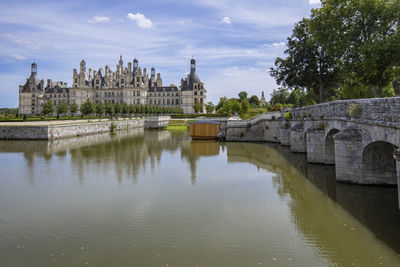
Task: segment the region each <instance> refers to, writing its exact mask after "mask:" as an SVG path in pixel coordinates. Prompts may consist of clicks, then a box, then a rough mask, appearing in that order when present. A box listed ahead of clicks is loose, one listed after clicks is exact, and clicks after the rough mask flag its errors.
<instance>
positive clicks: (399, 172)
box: [393, 149, 400, 209]
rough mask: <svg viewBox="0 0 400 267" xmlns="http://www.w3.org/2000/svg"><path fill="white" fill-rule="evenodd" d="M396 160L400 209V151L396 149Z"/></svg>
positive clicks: (394, 155)
mask: <svg viewBox="0 0 400 267" xmlns="http://www.w3.org/2000/svg"><path fill="white" fill-rule="evenodd" d="M393 157H394V159H395V160H396V171H397V199H398V202H399V209H400V149H396V150H395V151H394V154H393Z"/></svg>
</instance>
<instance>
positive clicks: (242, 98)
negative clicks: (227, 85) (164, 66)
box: [238, 91, 247, 102]
mask: <svg viewBox="0 0 400 267" xmlns="http://www.w3.org/2000/svg"><path fill="white" fill-rule="evenodd" d="M238 96H239V101H240V102H242V101H243V100H245V99H246V100H247V92H246V91H241V92H240V93H239V94H238Z"/></svg>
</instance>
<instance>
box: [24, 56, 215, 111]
mask: <svg viewBox="0 0 400 267" xmlns="http://www.w3.org/2000/svg"><path fill="white" fill-rule="evenodd" d="M132 63H133V64H132ZM49 100H50V101H52V102H53V104H54V106H55V107H56V106H57V105H59V104H60V103H61V102H62V101H63V100H64V101H65V102H67V104H68V105H70V104H71V103H73V102H74V103H76V104H77V105H78V106H81V105H82V104H83V103H84V102H86V101H87V100H90V101H91V102H93V103H96V104H97V103H100V102H101V103H103V104H107V103H117V102H118V103H121V104H122V103H127V104H134V105H157V106H169V107H180V108H182V109H183V111H184V113H194V107H195V105H197V106H201V107H202V111H201V112H202V113H204V112H205V108H204V106H205V104H206V102H207V91H206V89H205V88H204V84H203V83H202V82H201V81H200V79H199V77H198V75H197V73H196V61H195V60H194V59H191V60H190V73H189V75H187V77H185V79H181V84H180V86H179V87H178V86H176V85H174V84H171V85H169V86H164V85H163V83H162V79H161V75H160V73H157V75H156V72H155V69H154V67H152V68H151V71H150V76H149V74H148V73H147V70H146V68H143V70H142V69H141V68H140V67H139V62H138V60H137V59H136V58H135V59H134V60H133V62H128V64H127V66H126V67H124V62H123V60H122V56H120V59H119V62H118V64H117V65H116V70H115V72H113V71H111V69H110V67H109V66H108V65H106V66H105V68H104V70H103V69H102V68H100V69H99V70H98V71H92V69H90V68H89V69H88V70H86V62H85V60H82V61H81V62H80V68H79V72H78V71H77V69H73V75H72V86H71V87H68V86H67V83H65V82H62V81H58V82H54V81H52V80H50V79H48V80H47V83H46V85H45V83H44V80H39V78H38V76H37V64H36V63H32V65H31V75H30V77H29V78H27V79H26V82H25V85H20V86H19V113H20V114H29V115H35V114H40V113H41V111H42V107H43V105H44V104H45V103H46V102H47V101H49Z"/></svg>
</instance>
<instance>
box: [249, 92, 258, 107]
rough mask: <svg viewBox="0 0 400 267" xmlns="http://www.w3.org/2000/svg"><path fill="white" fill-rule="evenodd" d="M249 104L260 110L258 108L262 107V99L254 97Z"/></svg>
mask: <svg viewBox="0 0 400 267" xmlns="http://www.w3.org/2000/svg"><path fill="white" fill-rule="evenodd" d="M249 104H250V106H252V107H253V108H258V107H260V99H258V96H256V95H252V96H251V97H250V98H249Z"/></svg>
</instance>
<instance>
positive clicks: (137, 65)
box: [133, 58, 139, 73]
mask: <svg viewBox="0 0 400 267" xmlns="http://www.w3.org/2000/svg"><path fill="white" fill-rule="evenodd" d="M138 68H139V61H138V60H137V58H135V59H134V60H133V73H136V71H137V69H138Z"/></svg>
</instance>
